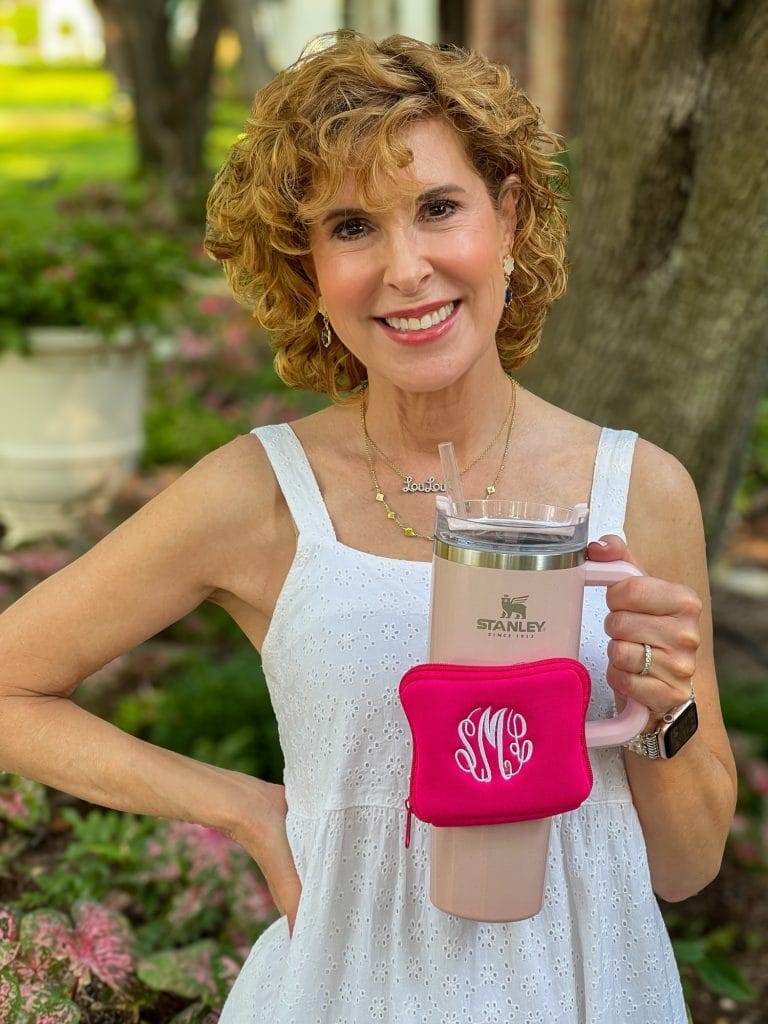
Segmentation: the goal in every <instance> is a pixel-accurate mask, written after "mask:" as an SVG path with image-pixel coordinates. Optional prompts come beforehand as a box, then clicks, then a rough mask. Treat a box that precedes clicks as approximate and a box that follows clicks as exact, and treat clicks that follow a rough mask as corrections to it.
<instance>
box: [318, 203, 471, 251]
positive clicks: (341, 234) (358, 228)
mask: <svg viewBox="0 0 768 1024" xmlns="http://www.w3.org/2000/svg"><path fill="white" fill-rule="evenodd" d="M458 206H459V204H458V203H456V202H455V201H454V200H451V199H435V200H432V201H431V202H430V203H427V204H425V206H424V209H425V210H428V211H429V216H428V217H427V219H428V220H443V219H444V218H445V217H450V216H451V215H452V214H453V213H454V212H455V211H456V209H457V207H458ZM332 234H333V237H334V238H335V239H340V240H341V241H342V242H353V241H354V240H355V239H364V238H365V237H366V236H367V234H368V225H367V223H366V221H365V220H360V219H359V217H350V218H349V219H348V220H342V221H340V222H339V223H338V224H337V225H336V227H334V229H333V231H332Z"/></svg>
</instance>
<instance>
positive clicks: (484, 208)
mask: <svg viewBox="0 0 768 1024" xmlns="http://www.w3.org/2000/svg"><path fill="white" fill-rule="evenodd" d="M404 138H405V141H406V144H407V145H408V147H409V148H410V149H411V150H412V152H413V163H412V164H411V165H410V166H409V168H407V169H406V171H404V172H403V173H408V172H410V174H411V175H412V176H413V178H415V180H416V182H417V183H418V186H419V190H418V194H419V195H420V198H419V199H417V201H416V203H415V208H413V209H412V208H411V206H410V203H409V200H408V199H407V198H406V199H403V200H402V201H401V202H399V203H398V205H397V206H396V207H394V208H393V209H392V210H388V211H387V212H386V213H383V214H368V213H366V212H364V211H361V210H360V209H359V207H360V206H361V203H360V202H359V200H358V197H357V195H356V191H355V185H354V180H353V179H352V176H351V174H350V175H348V176H347V180H346V181H345V183H344V186H343V188H342V189H341V190H340V192H339V193H338V194H337V195H336V196H335V197H334V200H333V202H332V203H331V204H330V206H329V208H328V210H327V211H325V212H324V213H323V214H322V215H321V217H320V218H319V220H318V222H317V223H316V224H314V225H313V226H312V228H311V231H310V245H311V257H312V262H313V264H314V270H315V276H316V280H317V285H318V291H319V293H320V296H322V300H323V302H324V304H325V311H326V313H327V315H328V318H329V320H330V322H331V327H332V328H333V330H334V331H335V333H336V334H337V335H338V336H339V338H340V339H341V341H342V343H343V344H344V345H345V346H346V347H347V348H348V349H350V350H351V351H352V352H353V353H354V355H355V356H357V358H358V359H359V360H360V362H362V363H363V364H364V365H365V366H366V367H367V369H368V376H369V378H370V379H371V380H373V379H374V378H375V377H377V376H381V377H383V378H385V379H386V380H388V381H389V382H390V383H392V384H394V385H395V386H396V387H399V388H402V389H403V390H405V391H431V390H437V389H439V388H440V387H443V386H446V385H447V384H448V383H450V382H451V381H452V380H455V379H456V378H457V377H459V376H461V375H462V374H463V373H464V372H466V370H467V369H469V367H470V366H472V365H473V364H474V363H475V362H476V361H477V360H478V359H479V358H480V357H481V356H482V355H484V354H485V355H488V353H489V350H490V349H492V350H493V351H494V352H495V344H496V342H495V335H496V328H497V326H498V323H499V320H500V318H501V314H502V311H503V305H504V271H503V267H502V260H503V258H504V255H505V253H507V252H509V250H510V246H511V242H512V238H513V233H514V206H513V204H512V203H510V204H508V205H507V206H506V211H505V216H503V215H497V213H496V210H495V209H494V205H493V202H492V200H491V198H490V196H489V194H488V191H487V189H486V186H485V183H484V182H483V180H482V178H480V177H479V175H478V174H477V173H476V172H475V170H474V169H473V168H472V167H471V166H470V164H469V163H468V162H467V159H466V157H465V155H464V153H463V151H462V148H461V143H460V141H459V139H458V137H457V136H456V134H455V132H454V131H453V130H452V129H451V128H450V126H448V125H447V124H445V123H444V122H443V121H441V120H439V119H433V120H429V121H421V122H417V123H415V124H413V125H412V126H410V128H409V129H408V130H407V131H406V132H405V134H404ZM430 190H440V191H439V192H434V191H433V192H432V194H431V195H426V196H422V195H421V193H424V192H428V191H430ZM333 211H336V212H335V213H334V212H333ZM339 211H342V212H339ZM343 211H345V212H343ZM450 304H453V308H452V311H451V310H450ZM445 306H449V309H448V310H446V309H445V308H443V309H440V307H445ZM424 307H426V309H424ZM437 310H439V313H437V316H439V317H444V316H445V315H446V313H448V317H447V319H446V320H444V321H443V322H442V323H441V324H440V325H439V326H438V325H437V324H435V325H434V326H432V327H430V328H428V329H426V330H425V329H424V327H423V324H424V321H421V317H422V316H424V315H426V314H427V313H428V311H432V313H431V315H430V319H431V321H433V322H434V321H435V320H436V319H437V316H436V315H435V314H434V311H437ZM393 316H395V317H396V323H395V325H394V326H387V325H386V324H385V323H384V321H383V318H384V317H389V318H390V319H391V318H392V317H393ZM401 317H402V318H414V319H419V320H420V321H421V324H422V326H421V327H420V329H419V330H417V331H413V330H404V329H403V328H404V327H405V326H406V325H405V324H403V323H402V321H401V320H400V318H401ZM408 326H410V327H411V328H412V327H413V326H414V324H413V323H411V324H410V325H408ZM414 342H419V343H418V344H416V343H414ZM318 344H319V342H318Z"/></svg>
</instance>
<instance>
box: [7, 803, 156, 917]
mask: <svg viewBox="0 0 768 1024" xmlns="http://www.w3.org/2000/svg"><path fill="white" fill-rule="evenodd" d="M60 815H61V818H62V820H63V821H65V822H66V823H67V824H68V825H69V826H70V827H71V829H72V837H73V838H72V840H71V841H70V842H69V843H68V845H67V846H66V848H65V849H64V850H63V851H62V852H61V854H60V855H59V857H58V860H57V862H56V864H54V865H52V866H49V867H47V868H46V869H45V870H41V869H38V868H36V867H32V868H31V869H30V870H29V878H30V881H33V882H34V886H28V887H26V888H25V889H24V891H23V893H22V894H21V896H20V897H19V900H18V903H19V906H20V907H22V908H23V909H32V908H34V907H44V906H47V907H53V908H56V909H59V910H67V909H68V908H69V907H70V906H72V905H73V904H74V903H75V902H76V901H77V900H79V899H91V900H101V899H104V898H105V897H106V896H107V895H108V894H109V893H110V892H112V891H113V890H114V889H115V888H123V887H127V888H130V887H131V885H132V884H133V879H134V878H135V876H136V874H137V873H138V872H140V871H141V870H143V868H144V866H145V865H144V859H143V858H144V846H145V842H146V840H147V838H148V837H149V836H151V835H152V834H153V833H154V831H155V830H156V829H157V820H156V819H155V818H151V817H139V816H137V815H133V814H117V813H115V812H113V811H102V810H97V809H95V808H94V809H93V810H90V811H89V812H88V813H87V814H85V815H82V814H81V813H80V812H79V811H77V810H75V809H74V808H73V807H64V808H62V810H61V811H60ZM146 895H147V896H149V895H150V893H149V892H147V893H146ZM154 906H155V908H156V909H158V910H159V907H160V903H159V901H157V902H155V904H154Z"/></svg>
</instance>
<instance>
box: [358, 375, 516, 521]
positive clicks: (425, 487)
mask: <svg viewBox="0 0 768 1024" xmlns="http://www.w3.org/2000/svg"><path fill="white" fill-rule="evenodd" d="M509 381H510V384H511V387H512V391H511V394H510V400H509V409H508V410H507V415H506V416H505V417H504V421H503V422H502V424H501V427H500V428H499V430H498V432H497V434H496V436H495V437H494V439H493V440H492V441H491V443H490V444H489V445H488V446H487V447H486V448H485V450H484V451H482V452H481V453H480V455H478V456H477V458H476V459H473V460H472V462H470V464H469V465H468V466H466V467H465V468H464V469H463V470H461V472H460V474H459V475H460V476H464V474H465V473H467V472H469V470H470V469H471V468H472V467H473V466H474V465H475V463H477V462H479V461H480V459H482V458H483V457H484V456H485V455H487V454H488V452H489V451H490V450H491V448H492V447H493V446H494V444H495V443H496V442H497V441H498V439H499V437H500V436H501V433H502V431H503V430H504V426H505V424H506V423H507V419H509V426H508V427H507V439H506V443H505V445H504V453H503V455H502V456H501V462H500V463H499V468H498V470H497V471H496V476H495V477H494V478H493V483H490V484H488V486H487V487H486V488H485V493H486V496H487V497H490V495H492V494H493V493H494V491H495V490H496V483H497V482H498V479H499V477H500V476H501V471H502V469H503V468H504V463H505V461H506V458H507V451H508V449H509V437H510V434H511V433H512V424H513V423H514V421H515V413H516V412H517V389H518V387H519V384H518V383H517V381H516V380H515V378H514V377H510V378H509ZM366 391H367V387H366ZM366 404H367V395H366V396H365V398H364V400H363V401H362V402H361V403H360V416H361V418H362V424H363V437H364V439H365V450H366V457H367V460H368V470H369V472H370V474H371V480H372V481H373V486H374V490H375V492H376V501H379V502H381V503H382V505H383V506H384V508H385V509H386V512H387V519H392V520H394V521H395V523H397V525H398V526H399V527H400V529H401V530H402V531H403V533H404V534H405V536H406V537H422V538H423V539H424V540H434V534H425V533H418V532H417V531H416V530H414V528H413V527H412V526H406V525H405V523H403V522H402V521H401V519H400V517H399V515H398V514H397V512H396V511H395V510H394V509H393V508H391V507H390V505H389V504H388V503H387V500H386V498H385V496H384V492H383V491H382V489H381V485H380V484H379V481H378V480H377V478H376V470H375V468H374V460H373V455H372V453H371V447H373V448H375V449H376V451H377V452H378V453H379V455H380V456H381V457H382V459H383V460H384V461H385V462H386V464H387V465H388V466H389V467H390V469H392V470H394V472H395V473H397V475H398V476H399V477H400V479H401V480H402V481H403V487H402V488H401V491H403V492H404V493H425V494H427V493H431V492H445V484H444V483H443V484H440V483H438V482H437V481H436V480H435V478H434V477H433V476H431V477H429V478H428V479H427V480H425V481H423V483H416V482H415V481H414V479H413V477H412V476H411V475H410V474H405V473H403V472H402V471H401V470H399V469H398V468H397V466H395V465H394V464H393V463H392V462H391V461H390V459H388V458H387V456H386V455H385V454H384V452H383V451H382V450H381V449H380V448H379V446H378V445H377V444H376V442H375V441H374V440H373V438H372V437H371V436H370V434H369V433H368V428H367V426H366V422H365V407H366ZM510 410H511V414H510Z"/></svg>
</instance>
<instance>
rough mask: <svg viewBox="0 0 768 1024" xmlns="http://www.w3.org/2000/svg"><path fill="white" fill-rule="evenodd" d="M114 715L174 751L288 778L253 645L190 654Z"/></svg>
mask: <svg viewBox="0 0 768 1024" xmlns="http://www.w3.org/2000/svg"><path fill="white" fill-rule="evenodd" d="M113 720H114V722H115V724H116V725H117V726H118V727H119V728H121V729H126V730H127V731H132V732H134V733H135V734H136V735H140V736H141V737H142V738H143V739H146V740H149V741H150V742H151V743H157V744H159V745H160V746H161V747H166V748H167V749H169V750H175V751H177V752H178V753H181V754H187V755H188V756H190V757H195V758H197V759H198V760H204V761H207V762H208V763H213V764H216V765H218V766H219V767H221V768H230V769H232V770H234V771H241V772H245V773H246V774H249V775H255V776H256V777H257V778H260V779H265V780H266V781H268V782H276V783H280V782H282V773H283V755H282V751H281V749H280V741H279V736H278V731H277V723H276V721H275V716H274V712H273V709H272V703H271V700H270V697H269V691H268V689H267V685H266V681H265V679H264V674H263V672H262V669H261V665H260V661H259V657H258V655H257V653H256V652H255V651H254V650H253V648H252V647H250V646H244V647H243V648H242V649H241V650H239V651H236V652H235V653H234V654H233V655H232V656H230V657H228V658H222V659H220V660H219V659H217V660H215V661H214V660H210V659H204V658H200V657H199V656H197V655H191V656H190V657H188V658H186V659H184V660H183V661H182V662H181V663H179V664H176V665H175V666H174V667H173V668H172V669H170V670H169V671H168V673H167V674H166V675H164V676H163V677H162V678H161V679H159V680H158V681H157V690H156V691H155V692H154V693H153V694H152V696H151V698H149V699H147V698H138V699H137V698H136V697H134V696H128V697H125V698H123V700H121V701H120V703H119V704H118V706H117V709H116V712H115V715H114V718H113Z"/></svg>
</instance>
